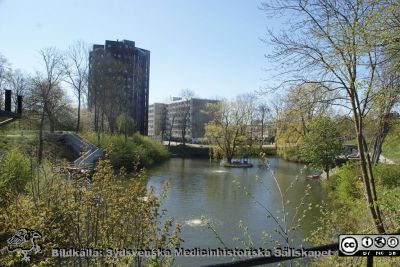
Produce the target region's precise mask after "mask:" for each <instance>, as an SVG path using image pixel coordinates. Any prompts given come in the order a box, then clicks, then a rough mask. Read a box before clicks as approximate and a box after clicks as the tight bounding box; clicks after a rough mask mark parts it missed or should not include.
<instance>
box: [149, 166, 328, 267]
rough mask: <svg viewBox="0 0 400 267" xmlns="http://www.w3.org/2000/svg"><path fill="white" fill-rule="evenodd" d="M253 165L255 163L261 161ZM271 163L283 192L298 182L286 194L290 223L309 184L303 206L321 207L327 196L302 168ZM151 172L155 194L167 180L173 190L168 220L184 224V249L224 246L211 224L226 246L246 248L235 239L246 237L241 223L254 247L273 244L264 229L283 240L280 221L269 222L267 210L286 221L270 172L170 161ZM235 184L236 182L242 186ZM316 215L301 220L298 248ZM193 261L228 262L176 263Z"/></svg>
mask: <svg viewBox="0 0 400 267" xmlns="http://www.w3.org/2000/svg"><path fill="white" fill-rule="evenodd" d="M253 163H255V165H257V162H253ZM269 163H270V166H271V169H272V170H273V172H274V173H275V177H276V179H277V181H278V183H279V185H280V186H281V188H282V190H283V191H285V190H286V189H287V188H288V187H289V186H290V185H291V183H294V186H293V187H292V188H290V189H288V191H287V193H286V194H285V196H284V203H285V207H286V211H287V212H288V220H289V221H291V220H292V219H293V216H294V214H296V207H297V206H298V205H299V203H300V200H301V198H302V197H304V191H305V189H306V187H307V185H311V186H312V188H311V191H310V195H309V197H308V198H307V199H306V202H305V204H306V205H308V204H309V203H311V204H312V205H315V204H320V202H321V200H322V198H323V195H324V194H323V191H322V188H321V186H320V184H319V182H318V181H314V180H309V179H306V178H305V176H306V174H305V172H304V170H303V167H304V166H303V165H302V164H296V163H292V162H287V161H285V160H282V159H279V158H270V159H269ZM149 174H150V179H149V182H148V185H149V186H153V187H154V188H155V190H156V192H159V191H160V190H161V188H162V185H163V183H164V182H165V181H169V184H170V188H169V190H168V195H167V198H166V200H165V202H164V207H165V208H166V209H167V210H168V212H167V215H168V216H169V217H171V216H173V217H174V218H175V221H177V222H179V223H181V224H182V225H183V227H182V234H181V238H182V239H183V240H184V243H183V244H182V246H183V247H185V248H195V247H200V248H216V247H221V242H220V241H219V240H218V239H217V238H216V237H215V233H214V232H212V231H210V230H209V229H207V223H209V225H211V226H212V227H213V228H214V229H215V230H216V232H217V234H218V235H219V237H220V238H221V239H222V240H223V242H224V243H225V244H227V245H228V246H230V247H232V248H233V247H243V245H242V244H241V243H240V242H238V241H234V240H233V238H234V237H235V236H237V237H239V238H241V237H242V236H243V230H242V229H240V228H239V222H240V221H241V220H242V221H243V222H244V223H245V224H246V225H247V226H248V229H249V232H248V234H249V235H250V236H251V239H252V242H253V243H254V246H255V247H264V248H270V247H271V246H272V245H271V244H270V243H266V242H265V240H264V239H263V238H262V232H263V231H267V232H269V233H271V234H272V235H273V237H274V238H277V239H279V236H278V235H276V234H274V228H275V227H276V223H275V222H274V221H273V220H272V219H271V218H268V216H267V211H266V209H267V210H269V211H271V212H272V213H273V214H274V215H275V216H279V217H282V204H281V203H282V199H281V197H280V194H279V191H278V190H277V187H276V184H275V181H274V179H273V177H272V175H271V173H270V171H268V170H267V169H265V168H258V167H253V168H249V169H225V168H223V167H221V166H219V164H217V163H212V162H211V163H210V162H209V161H208V160H192V159H171V160H169V161H168V162H166V163H164V164H163V165H161V166H158V167H156V168H154V169H152V170H151V171H150V173H149ZM296 178H297V180H298V181H296ZM234 181H237V183H238V184H239V185H240V187H238V185H237V184H235V183H234ZM256 202H258V203H256ZM318 215H319V214H318V212H317V211H316V210H311V212H310V213H309V216H307V217H306V218H305V220H304V221H303V222H302V227H301V228H300V230H299V231H297V232H296V233H295V234H294V235H293V239H294V242H295V243H296V244H300V243H301V242H302V240H303V238H304V237H306V236H307V235H308V234H309V233H310V231H311V230H312V229H313V227H314V226H313V222H314V221H315V218H314V217H315V216H318ZM201 216H205V218H206V220H208V221H204V222H202V220H201V219H200V218H201ZM296 222H297V220H296ZM193 260H195V262H196V265H200V264H206V263H213V262H221V261H226V260H227V259H223V258H195V259H194V258H178V259H177V261H176V263H177V264H181V265H182V266H187V265H192V264H193ZM228 260H229V259H228Z"/></svg>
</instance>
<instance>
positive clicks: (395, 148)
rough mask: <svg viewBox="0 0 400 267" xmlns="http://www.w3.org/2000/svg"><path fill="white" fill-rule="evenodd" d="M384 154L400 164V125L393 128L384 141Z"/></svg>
mask: <svg viewBox="0 0 400 267" xmlns="http://www.w3.org/2000/svg"><path fill="white" fill-rule="evenodd" d="M382 155H384V156H385V157H387V158H388V159H391V160H393V161H394V162H396V163H397V164H400V125H396V126H395V127H393V128H392V131H391V132H390V133H389V134H388V136H387V137H386V139H385V142H384V143H383V147H382Z"/></svg>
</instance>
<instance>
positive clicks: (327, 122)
mask: <svg viewBox="0 0 400 267" xmlns="http://www.w3.org/2000/svg"><path fill="white" fill-rule="evenodd" d="M308 128H309V131H308V133H307V134H306V135H305V136H304V144H303V146H302V148H301V150H300V151H301V155H302V156H303V157H304V159H305V160H306V161H308V162H310V164H311V165H312V166H313V167H315V168H319V169H322V170H324V171H325V172H326V177H327V178H328V179H329V170H330V169H331V168H333V167H334V166H335V158H336V157H337V156H338V155H339V154H340V152H341V150H342V140H341V135H340V132H339V131H338V129H337V128H336V127H335V122H334V121H332V119H331V118H329V117H328V116H319V117H317V118H315V119H314V120H313V121H312V122H311V123H310V125H309V127H308Z"/></svg>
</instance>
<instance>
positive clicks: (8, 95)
mask: <svg viewBox="0 0 400 267" xmlns="http://www.w3.org/2000/svg"><path fill="white" fill-rule="evenodd" d="M4 110H5V111H8V112H11V90H6V102H5V108H4Z"/></svg>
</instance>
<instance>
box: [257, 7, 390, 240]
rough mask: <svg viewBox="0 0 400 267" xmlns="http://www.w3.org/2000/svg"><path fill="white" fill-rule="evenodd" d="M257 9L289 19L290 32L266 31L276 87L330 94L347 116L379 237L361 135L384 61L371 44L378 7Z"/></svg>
mask: <svg viewBox="0 0 400 267" xmlns="http://www.w3.org/2000/svg"><path fill="white" fill-rule="evenodd" d="M262 7H263V8H264V10H265V11H266V12H267V14H268V15H270V16H277V15H278V14H279V15H282V13H286V14H287V15H288V17H289V16H290V19H289V20H290V24H289V25H290V29H287V30H282V31H281V33H280V34H274V33H273V32H272V31H270V37H271V38H270V42H271V43H272V44H273V45H274V49H272V51H273V52H272V54H270V55H269V56H268V58H269V59H271V60H273V62H277V63H278V64H280V65H279V66H286V67H285V68H284V69H282V70H281V71H280V72H281V73H280V74H281V75H280V76H279V77H280V78H282V79H283V80H284V81H283V82H282V84H281V85H282V86H288V85H291V86H292V85H293V84H297V85H298V84H316V85H318V88H319V90H320V91H322V92H334V95H335V100H336V101H335V103H336V104H338V105H342V106H344V107H346V108H348V109H349V110H350V112H351V114H352V116H353V117H352V119H353V121H354V131H355V136H356V141H357V145H358V150H359V154H360V168H361V173H362V175H361V177H362V180H363V183H364V186H365V192H366V194H365V195H366V201H367V204H368V208H369V211H370V213H371V218H372V220H373V223H374V225H375V228H376V230H377V232H379V233H384V232H385V227H384V224H383V219H382V217H381V214H380V209H379V205H378V195H377V193H376V186H375V180H374V174H373V172H372V162H371V158H370V154H369V151H368V150H369V149H368V144H367V142H366V140H365V133H364V124H365V122H364V119H365V117H366V116H367V113H368V111H369V108H370V103H371V100H372V99H373V98H374V95H375V94H374V91H375V90H374V88H375V86H376V83H377V77H378V76H379V66H380V64H381V63H382V62H383V59H384V58H383V54H384V53H383V50H384V49H385V47H384V46H382V43H381V41H380V40H379V38H375V37H376V33H377V31H376V25H377V23H378V20H379V19H378V20H377V16H376V15H377V14H376V11H377V10H378V9H379V8H380V7H382V5H381V4H380V3H379V1H368V0H359V1H353V0H340V1H339V0H332V1H327V0H310V1H303V0H283V1H266V2H264V3H263V4H262ZM382 13H384V12H382ZM277 69H278V68H277ZM279 69H281V68H279ZM277 76H278V75H277ZM288 76H290V77H288ZM282 86H279V87H282Z"/></svg>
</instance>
